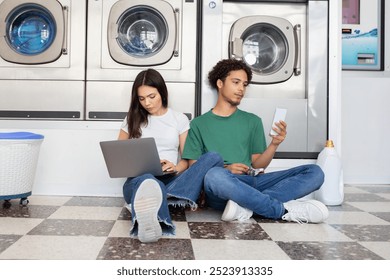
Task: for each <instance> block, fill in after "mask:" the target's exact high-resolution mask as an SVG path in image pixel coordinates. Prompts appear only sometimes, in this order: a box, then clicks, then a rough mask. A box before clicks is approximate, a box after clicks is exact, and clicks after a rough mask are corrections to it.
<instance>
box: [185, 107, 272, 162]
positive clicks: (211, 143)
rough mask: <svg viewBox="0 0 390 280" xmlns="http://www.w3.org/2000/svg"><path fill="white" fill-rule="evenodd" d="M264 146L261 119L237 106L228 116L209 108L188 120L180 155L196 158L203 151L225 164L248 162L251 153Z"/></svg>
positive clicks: (262, 148) (264, 147)
mask: <svg viewBox="0 0 390 280" xmlns="http://www.w3.org/2000/svg"><path fill="white" fill-rule="evenodd" d="M265 149H266V141H265V135H264V128H263V123H262V121H261V118H259V117H258V116H256V115H255V114H252V113H249V112H245V111H241V110H239V109H237V111H236V112H234V113H233V114H232V115H230V116H229V117H221V116H217V115H215V114H214V113H213V112H212V111H211V110H210V111H209V112H207V113H205V114H203V115H201V116H199V117H197V118H195V119H194V120H192V121H191V124H190V130H189V133H188V136H187V140H186V143H185V145H184V152H183V155H182V157H183V158H186V159H194V160H197V159H198V158H199V157H200V156H201V155H202V154H204V153H206V152H218V153H219V154H220V155H221V156H222V158H223V159H224V162H225V164H232V163H244V164H246V165H248V166H250V165H251V157H252V154H260V153H263V152H264V150H265Z"/></svg>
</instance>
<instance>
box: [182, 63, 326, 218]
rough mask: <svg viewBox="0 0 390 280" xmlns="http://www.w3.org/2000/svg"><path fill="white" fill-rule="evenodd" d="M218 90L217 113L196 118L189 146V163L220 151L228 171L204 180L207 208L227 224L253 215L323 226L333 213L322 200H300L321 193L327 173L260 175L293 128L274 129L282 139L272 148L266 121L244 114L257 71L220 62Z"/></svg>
mask: <svg viewBox="0 0 390 280" xmlns="http://www.w3.org/2000/svg"><path fill="white" fill-rule="evenodd" d="M208 79H209V83H210V85H211V86H212V87H213V88H215V89H216V90H217V91H218V100H217V103H216V105H215V107H214V108H213V109H211V110H210V111H209V112H207V113H205V114H203V115H202V116H199V117H197V118H195V119H194V120H193V121H192V122H191V125H190V131H189V134H188V137H187V140H186V144H185V147H184V152H183V156H182V157H183V158H186V159H189V160H190V164H192V163H193V162H195V161H196V160H197V159H198V158H199V157H200V156H201V155H202V154H203V153H206V152H209V151H213V152H218V153H219V154H220V155H221V156H222V158H223V159H224V164H225V167H213V168H211V169H210V170H209V171H208V172H207V173H206V176H205V178H204V188H205V193H206V198H207V203H208V205H209V206H210V207H212V208H215V209H220V210H223V209H224V212H223V214H222V220H224V221H233V220H240V221H243V220H247V219H249V218H250V217H251V216H252V214H253V212H255V213H256V214H258V215H261V216H264V217H267V218H271V219H283V220H286V221H294V222H298V223H302V222H305V223H307V222H308V223H321V222H323V221H324V220H325V219H327V217H328V209H327V208H326V206H325V205H324V204H322V203H321V202H319V201H316V200H307V201H296V200H295V199H298V198H301V197H303V196H305V195H307V194H309V193H311V192H313V191H315V190H317V189H318V188H320V186H321V185H322V183H323V180H324V174H323V172H322V170H321V168H320V167H319V166H317V165H315V164H308V165H303V166H298V167H295V168H291V169H288V170H282V171H277V172H270V173H260V174H258V175H257V176H253V175H254V174H253V172H252V168H264V169H265V168H266V167H267V166H268V165H269V163H270V162H271V160H272V158H273V156H274V154H275V152H276V149H277V148H278V146H279V145H280V144H281V143H282V142H283V141H284V139H285V137H286V134H287V132H286V127H287V124H286V123H285V122H284V121H280V122H277V123H275V124H274V130H276V131H277V132H278V135H276V136H271V137H272V140H271V143H270V144H269V145H268V147H267V146H266V140H265V135H264V129H263V124H262V121H261V119H260V118H259V117H257V116H256V115H254V114H252V113H249V112H245V111H242V110H240V109H238V107H237V106H238V105H239V104H240V102H241V100H242V98H243V97H244V95H245V89H246V87H247V86H248V84H249V83H250V81H251V79H252V71H251V69H250V68H249V67H248V66H247V65H246V64H245V63H243V62H242V61H238V60H234V59H225V60H222V61H219V62H218V63H217V64H216V65H215V66H214V68H213V69H212V70H211V71H210V72H209V75H208Z"/></svg>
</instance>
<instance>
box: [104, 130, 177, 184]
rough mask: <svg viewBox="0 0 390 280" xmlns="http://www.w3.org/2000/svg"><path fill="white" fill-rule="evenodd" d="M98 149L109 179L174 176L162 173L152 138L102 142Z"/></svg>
mask: <svg viewBox="0 0 390 280" xmlns="http://www.w3.org/2000/svg"><path fill="white" fill-rule="evenodd" d="M100 147H101V149H102V152H103V157H104V160H105V162H106V165H107V170H108V174H109V175H110V177H111V178H127V177H137V176H140V175H143V174H145V173H150V174H152V175H154V176H164V175H168V174H171V175H172V174H175V172H163V171H162V167H161V163H160V158H159V155H158V151H157V146H156V142H155V140H154V138H138V139H128V140H112V141H102V142H100Z"/></svg>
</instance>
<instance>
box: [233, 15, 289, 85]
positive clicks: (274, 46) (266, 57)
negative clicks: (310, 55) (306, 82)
mask: <svg viewBox="0 0 390 280" xmlns="http://www.w3.org/2000/svg"><path fill="white" fill-rule="evenodd" d="M295 45H296V43H295V38H294V28H293V26H292V25H291V23H290V22H289V21H287V20H285V19H282V18H277V17H270V16H249V17H244V18H240V19H238V20H237V21H236V22H235V23H234V24H233V26H232V28H231V30H230V37H229V57H230V58H235V59H240V60H242V61H244V62H245V63H246V64H247V65H248V66H249V67H250V68H251V69H252V72H253V78H252V82H253V83H259V84H271V83H280V82H283V81H286V80H288V79H289V78H290V77H291V76H292V74H293V73H294V63H295V56H296V47H295Z"/></svg>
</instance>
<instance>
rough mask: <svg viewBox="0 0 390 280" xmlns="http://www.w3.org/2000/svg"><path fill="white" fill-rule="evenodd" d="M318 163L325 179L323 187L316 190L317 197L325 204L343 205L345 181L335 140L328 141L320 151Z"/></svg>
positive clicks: (315, 195)
mask: <svg viewBox="0 0 390 280" xmlns="http://www.w3.org/2000/svg"><path fill="white" fill-rule="evenodd" d="M317 164H318V165H319V166H320V167H321V169H322V171H324V174H325V179H324V183H323V184H322V186H321V188H320V189H319V190H317V191H315V192H314V197H315V199H317V200H319V201H321V202H322V203H324V204H325V205H329V206H334V205H341V204H342V203H343V200H344V181H343V170H342V166H341V159H340V157H339V155H338V153H337V151H336V149H335V148H334V145H333V141H332V140H328V141H326V145H325V148H324V149H323V150H322V151H321V152H320V154H319V155H318V159H317Z"/></svg>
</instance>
